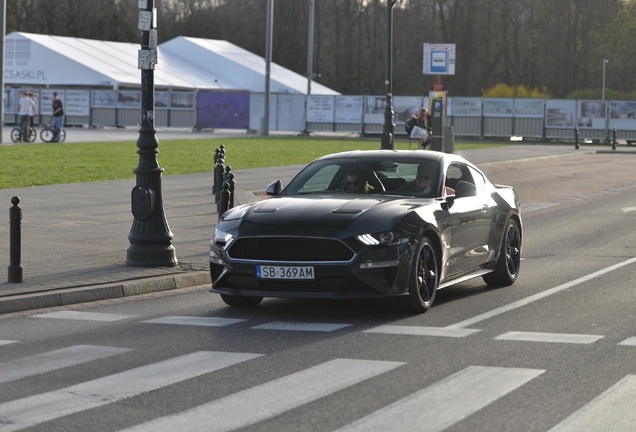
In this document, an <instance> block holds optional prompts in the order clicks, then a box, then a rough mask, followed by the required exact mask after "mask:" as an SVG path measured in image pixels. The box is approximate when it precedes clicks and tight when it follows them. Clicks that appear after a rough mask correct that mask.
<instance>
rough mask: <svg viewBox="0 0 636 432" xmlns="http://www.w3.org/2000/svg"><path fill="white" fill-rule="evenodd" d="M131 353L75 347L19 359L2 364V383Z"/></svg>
mask: <svg viewBox="0 0 636 432" xmlns="http://www.w3.org/2000/svg"><path fill="white" fill-rule="evenodd" d="M129 351H132V349H128V348H116V347H106V346H94V345H75V346H71V347H68V348H62V349H58V350H55V351H49V352H45V353H42V354H36V355H34V356H30V357H25V358H19V359H15V360H11V361H7V362H4V363H0V383H6V382H10V381H15V380H18V379H21V378H25V377H29V376H33V375H38V374H41V373H45V372H51V371H54V370H58V369H63V368H66V367H69V366H76V365H79V364H82V363H87V362H90V361H93V360H99V359H102V358H106V357H110V356H114V355H117V354H123V353H126V352H129Z"/></svg>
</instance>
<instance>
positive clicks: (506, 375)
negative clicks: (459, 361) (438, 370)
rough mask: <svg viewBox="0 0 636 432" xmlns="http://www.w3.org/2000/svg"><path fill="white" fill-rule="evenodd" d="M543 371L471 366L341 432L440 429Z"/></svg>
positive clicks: (424, 430) (477, 409)
mask: <svg viewBox="0 0 636 432" xmlns="http://www.w3.org/2000/svg"><path fill="white" fill-rule="evenodd" d="M543 372H545V370H541V369H518V368H501V367H483V366H470V367H468V368H466V369H464V370H462V371H460V372H458V373H456V374H454V375H451V376H449V377H448V378H446V379H444V380H442V381H440V382H438V383H436V384H433V385H431V386H429V387H427V388H425V389H423V390H420V391H418V392H416V393H414V394H412V395H410V396H407V397H406V398H404V399H401V400H399V401H397V402H395V403H393V404H391V405H389V406H387V407H385V408H383V409H380V410H378V411H375V412H374V413H372V414H370V415H368V416H366V417H363V418H361V419H360V420H358V421H356V422H354V423H351V424H350V425H347V426H345V427H343V428H341V429H338V432H344V431H346V432H351V431H355V432H357V431H383V432H390V431H395V432H402V431H418V432H438V431H441V430H444V429H446V428H448V427H450V426H451V425H453V424H455V423H458V422H459V421H461V420H463V419H465V418H466V417H468V416H469V415H471V414H474V413H475V412H477V411H479V410H480V409H482V408H484V407H485V406H487V405H488V404H490V403H491V402H493V401H495V400H497V399H499V398H500V397H502V396H504V395H506V394H508V393H510V392H511V391H513V390H515V389H517V388H519V387H521V386H522V385H524V384H525V383H527V382H528V381H530V380H532V379H534V378H536V377H537V376H539V375H541V374H542V373H543ZM424 408H425V409H424Z"/></svg>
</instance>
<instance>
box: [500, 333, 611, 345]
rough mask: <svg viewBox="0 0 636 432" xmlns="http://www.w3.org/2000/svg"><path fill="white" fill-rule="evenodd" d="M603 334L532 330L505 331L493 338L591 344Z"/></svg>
mask: <svg viewBox="0 0 636 432" xmlns="http://www.w3.org/2000/svg"><path fill="white" fill-rule="evenodd" d="M603 337H604V336H598V335H585V334H566V333H534V332H515V331H511V332H506V333H503V334H500V335H499V336H497V337H495V338H494V339H497V340H508V341H523V342H553V343H572V344H591V343H593V342H596V341H597V340H599V339H602V338H603Z"/></svg>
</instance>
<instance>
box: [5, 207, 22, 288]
mask: <svg viewBox="0 0 636 432" xmlns="http://www.w3.org/2000/svg"><path fill="white" fill-rule="evenodd" d="M11 204H13V206H11V208H10V209H9V264H10V265H9V277H8V278H7V282H10V283H21V282H22V264H20V259H21V258H20V255H21V250H22V239H21V237H22V235H21V232H22V229H21V227H20V225H21V224H22V209H21V208H20V206H19V205H18V204H20V197H17V196H14V197H13V198H11Z"/></svg>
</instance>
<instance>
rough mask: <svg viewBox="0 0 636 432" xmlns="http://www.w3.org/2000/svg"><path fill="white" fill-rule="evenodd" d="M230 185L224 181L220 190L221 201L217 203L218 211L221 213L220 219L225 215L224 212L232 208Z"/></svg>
mask: <svg viewBox="0 0 636 432" xmlns="http://www.w3.org/2000/svg"><path fill="white" fill-rule="evenodd" d="M229 188H230V185H229V184H227V183H223V190H222V191H221V192H219V203H218V205H217V212H218V213H219V219H221V216H223V213H225V212H226V211H228V210H229V208H230V195H231V194H230V191H229Z"/></svg>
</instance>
